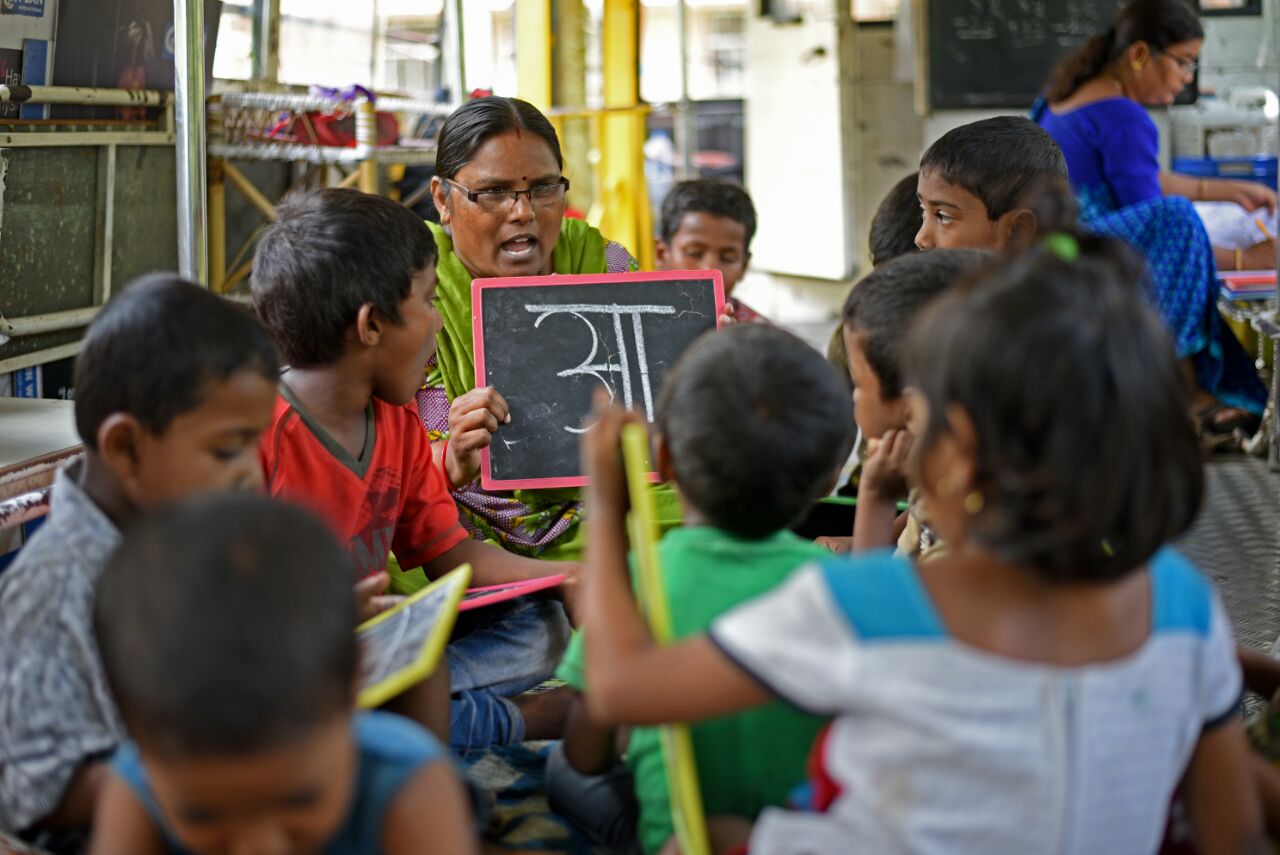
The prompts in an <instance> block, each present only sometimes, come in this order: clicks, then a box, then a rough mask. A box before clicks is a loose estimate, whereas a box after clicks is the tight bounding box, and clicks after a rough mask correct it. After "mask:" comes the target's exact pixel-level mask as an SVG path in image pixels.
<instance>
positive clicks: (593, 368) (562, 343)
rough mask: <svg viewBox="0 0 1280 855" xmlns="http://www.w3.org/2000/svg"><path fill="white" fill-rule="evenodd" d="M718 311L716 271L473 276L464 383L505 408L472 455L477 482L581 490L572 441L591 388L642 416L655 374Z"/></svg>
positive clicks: (657, 385) (654, 390) (648, 409)
mask: <svg viewBox="0 0 1280 855" xmlns="http://www.w3.org/2000/svg"><path fill="white" fill-rule="evenodd" d="M723 306H724V296H723V287H722V285H721V282H720V274H719V272H718V271H699V272H687V271H681V272H670V273H624V274H600V275H597V276H543V277H530V278H522V279H487V280H476V281H475V282H474V283H473V285H472V321H473V329H474V334H475V352H476V385H477V386H493V387H494V388H495V389H497V390H498V391H499V392H500V393H502V395H503V396H504V397H505V398H506V399H507V403H508V404H509V405H510V407H511V421H510V422H509V423H508V424H504V425H501V426H500V427H499V428H498V431H497V433H496V434H495V435H494V439H493V444H492V446H491V447H490V448H489V449H487V452H486V453H485V454H484V455H483V456H482V467H481V483H482V485H483V486H484V487H485V488H487V489H515V488H528V487H571V486H581V485H582V484H584V483H585V479H584V478H583V477H582V473H581V471H580V468H579V464H578V437H579V436H580V435H581V434H582V433H583V432H585V431H587V430H590V429H591V426H590V424H585V425H584V419H586V417H587V416H588V415H589V414H590V412H591V397H592V394H593V393H594V391H595V390H596V389H597V388H601V387H603V388H604V389H606V390H607V391H608V393H609V395H610V396H611V397H612V398H614V399H615V400H618V401H620V402H621V403H622V404H623V405H624V406H627V407H634V408H636V409H638V410H642V411H643V412H644V414H645V415H646V417H647V418H648V419H649V420H650V421H652V420H653V418H654V415H655V408H656V405H657V401H658V395H659V392H660V390H661V388H662V380H663V378H664V377H666V374H667V372H668V371H669V370H670V369H671V367H672V366H673V365H674V364H675V362H676V360H677V359H678V358H679V357H680V354H681V353H683V352H684V350H685V348H686V347H688V346H689V345H690V344H691V343H692V342H693V340H694V339H696V338H697V337H698V336H700V335H702V334H703V333H704V332H707V331H709V330H712V329H714V328H715V325H716V319H717V317H718V315H719V313H720V311H721V309H722V308H723Z"/></svg>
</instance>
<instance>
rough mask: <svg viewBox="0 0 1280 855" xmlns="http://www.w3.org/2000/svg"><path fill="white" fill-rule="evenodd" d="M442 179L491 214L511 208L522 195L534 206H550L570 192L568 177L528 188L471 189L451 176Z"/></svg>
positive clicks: (562, 199) (560, 200)
mask: <svg viewBox="0 0 1280 855" xmlns="http://www.w3.org/2000/svg"><path fill="white" fill-rule="evenodd" d="M442 180H443V181H446V182H448V183H449V184H452V185H453V186H454V187H457V188H458V189H459V190H461V191H462V192H463V194H464V195H465V196H466V197H467V199H469V200H470V201H471V203H472V204H473V205H476V206H477V207H479V208H480V210H482V211H484V212H486V213H489V214H496V213H499V212H501V211H507V210H510V209H511V208H512V207H513V206H514V205H515V204H516V201H517V200H518V199H519V198H520V197H521V196H524V197H526V198H527V199H528V200H529V204H530V205H531V206H532V207H534V208H549V207H551V206H552V205H557V204H559V203H560V202H563V201H564V194H566V193H568V192H569V179H568V178H561V179H560V180H559V181H556V182H555V183H553V184H535V185H534V186H532V187H530V188H529V189H527V190H505V189H504V190H470V189H468V188H466V187H463V186H462V185H461V184H459V183H458V182H457V181H454V180H453V179H451V178H444V179H442Z"/></svg>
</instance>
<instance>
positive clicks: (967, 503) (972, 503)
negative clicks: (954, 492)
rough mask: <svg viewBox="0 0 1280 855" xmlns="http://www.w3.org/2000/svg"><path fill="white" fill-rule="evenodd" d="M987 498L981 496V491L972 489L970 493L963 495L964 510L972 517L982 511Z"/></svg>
mask: <svg viewBox="0 0 1280 855" xmlns="http://www.w3.org/2000/svg"><path fill="white" fill-rule="evenodd" d="M986 505H987V500H986V499H985V498H983V496H982V493H980V492H978V491H977V490H974V491H973V492H972V493H970V494H969V495H967V496H965V497H964V512H965V513H967V514H968V515H969V516H971V517H974V516H977V515H978V514H979V513H981V512H982V509H983V508H984V507H986Z"/></svg>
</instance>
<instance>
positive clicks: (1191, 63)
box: [1164, 51, 1200, 74]
mask: <svg viewBox="0 0 1280 855" xmlns="http://www.w3.org/2000/svg"><path fill="white" fill-rule="evenodd" d="M1164 55H1165V56H1167V57H1169V59H1171V60H1173V61H1174V63H1175V64H1176V65H1177V66H1178V70H1179V71H1181V72H1182V73H1183V74H1195V73H1196V69H1197V68H1199V67H1200V61H1199V60H1198V59H1187V58H1186V57H1185V56H1178V55H1177V54H1176V53H1170V52H1169V51H1165V52H1164Z"/></svg>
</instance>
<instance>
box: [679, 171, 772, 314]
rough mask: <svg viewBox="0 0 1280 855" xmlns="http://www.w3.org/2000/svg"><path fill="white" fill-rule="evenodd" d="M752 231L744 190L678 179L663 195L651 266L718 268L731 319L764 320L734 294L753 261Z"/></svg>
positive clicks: (753, 220) (751, 206)
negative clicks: (732, 314)
mask: <svg viewBox="0 0 1280 855" xmlns="http://www.w3.org/2000/svg"><path fill="white" fill-rule="evenodd" d="M755 236H756V208H755V205H754V204H752V202H751V197H750V196H749V195H747V191H746V190H743V189H742V188H741V187H739V186H738V185H736V184H727V183H725V182H723V181H706V180H694V181H681V182H680V183H678V184H676V185H675V186H674V187H672V188H671V190H670V191H669V192H668V193H667V196H666V198H665V199H663V200H662V222H661V223H660V224H659V236H658V239H657V240H656V241H654V266H655V267H657V269H658V270H719V271H720V275H721V276H722V277H723V278H724V296H725V300H726V302H727V303H728V304H729V305H730V306H732V307H733V313H734V318H735V319H736V320H737V321H739V322H740V323H761V322H765V323H767V321H765V319H764V318H763V317H762V316H761V315H760V314H759V313H758V312H756V311H755V310H754V309H752V308H750V307H749V306H747V305H746V304H744V303H743V302H742V301H741V300H738V299H736V298H734V297H733V290H734V289H735V288H737V287H738V283H739V282H740V281H741V280H742V277H743V276H744V275H746V272H747V265H748V264H750V263H751V240H752V238H754V237H755Z"/></svg>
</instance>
